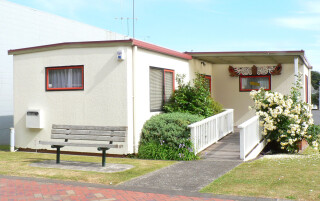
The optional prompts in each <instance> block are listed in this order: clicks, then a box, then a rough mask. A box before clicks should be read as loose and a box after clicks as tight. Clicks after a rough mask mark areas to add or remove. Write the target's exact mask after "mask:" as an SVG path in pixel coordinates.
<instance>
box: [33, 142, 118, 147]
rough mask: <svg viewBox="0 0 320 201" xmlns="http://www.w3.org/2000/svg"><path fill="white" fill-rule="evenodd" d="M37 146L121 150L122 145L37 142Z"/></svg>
mask: <svg viewBox="0 0 320 201" xmlns="http://www.w3.org/2000/svg"><path fill="white" fill-rule="evenodd" d="M39 144H43V145H58V146H74V147H107V148H121V147H123V146H122V145H117V144H82V143H72V142H48V141H39Z"/></svg>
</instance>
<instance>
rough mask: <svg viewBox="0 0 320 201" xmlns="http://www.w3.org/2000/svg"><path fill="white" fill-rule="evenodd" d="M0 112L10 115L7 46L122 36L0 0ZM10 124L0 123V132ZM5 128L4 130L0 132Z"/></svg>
mask: <svg viewBox="0 0 320 201" xmlns="http://www.w3.org/2000/svg"><path fill="white" fill-rule="evenodd" d="M0 19H1V20H0V116H3V117H6V121H5V122H10V121H9V120H10V118H12V116H11V115H13V94H12V92H13V86H12V84H13V77H12V73H13V72H12V66H13V64H12V56H11V55H10V56H8V52H7V51H8V50H9V49H17V48H24V47H30V46H36V45H46V44H51V43H60V42H71V41H92V40H115V39H124V38H125V36H123V35H121V34H117V33H114V32H111V31H108V30H105V29H100V28H97V27H93V26H90V25H86V24H83V23H80V22H77V21H73V20H69V19H65V18H62V17H59V16H56V15H52V14H49V13H45V12H42V11H39V10H35V9H32V8H28V7H24V6H20V5H18V4H15V3H11V2H8V1H5V0H0ZM11 126H12V125H11V124H10V125H9V124H0V135H2V134H6V135H7V134H8V128H9V127H11ZM2 129H6V130H5V132H6V133H2V131H3V130H2Z"/></svg>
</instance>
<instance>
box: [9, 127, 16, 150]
mask: <svg viewBox="0 0 320 201" xmlns="http://www.w3.org/2000/svg"><path fill="white" fill-rule="evenodd" d="M16 151H17V150H15V149H14V128H10V152H16Z"/></svg>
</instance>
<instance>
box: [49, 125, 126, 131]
mask: <svg viewBox="0 0 320 201" xmlns="http://www.w3.org/2000/svg"><path fill="white" fill-rule="evenodd" d="M52 128H53V129H73V130H100V131H127V127H126V126H79V125H57V124H52Z"/></svg>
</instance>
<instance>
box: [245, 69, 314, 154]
mask: <svg viewBox="0 0 320 201" xmlns="http://www.w3.org/2000/svg"><path fill="white" fill-rule="evenodd" d="M301 76H302V75H301V74H299V76H298V80H297V82H296V84H295V86H293V87H292V88H291V94H290V95H282V94H280V93H277V92H268V91H265V90H263V89H260V90H259V91H252V92H250V96H251V97H252V99H253V100H254V102H255V104H254V109H256V114H257V115H259V116H260V124H261V126H263V135H264V136H265V138H266V139H267V140H268V142H270V141H274V142H277V143H278V144H279V145H280V148H281V149H282V150H286V151H288V152H290V153H293V152H297V151H298V150H299V148H298V142H299V141H301V140H302V139H306V140H307V141H308V142H309V144H310V145H311V146H312V147H314V148H317V147H318V142H317V139H315V138H314V137H313V136H312V135H308V133H307V131H308V127H309V126H310V125H312V124H313V119H312V114H311V105H309V104H307V103H305V102H302V101H301V100H300V96H301V94H300V89H301V88H302V87H301Z"/></svg>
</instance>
